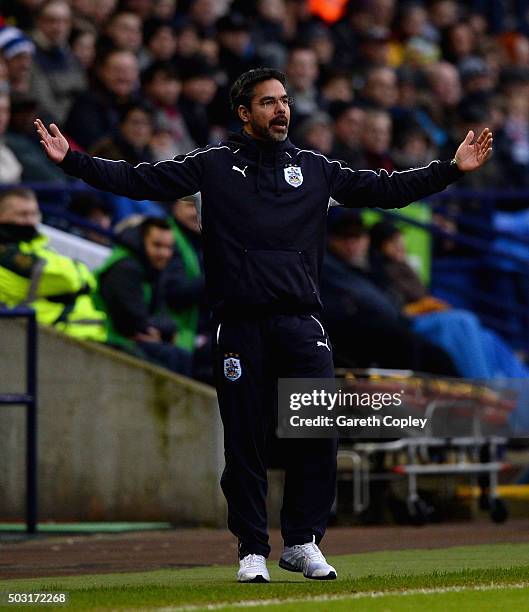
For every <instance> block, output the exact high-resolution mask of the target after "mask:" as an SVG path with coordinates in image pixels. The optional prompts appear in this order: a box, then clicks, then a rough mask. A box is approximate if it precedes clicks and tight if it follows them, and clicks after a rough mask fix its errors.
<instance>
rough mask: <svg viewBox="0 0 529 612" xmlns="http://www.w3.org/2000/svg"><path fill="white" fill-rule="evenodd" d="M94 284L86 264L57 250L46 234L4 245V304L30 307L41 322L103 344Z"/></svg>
mask: <svg viewBox="0 0 529 612" xmlns="http://www.w3.org/2000/svg"><path fill="white" fill-rule="evenodd" d="M95 284H96V281H95V278H94V276H93V274H92V273H91V272H90V270H89V269H88V268H87V267H86V266H85V265H84V264H82V263H80V262H77V261H74V260H73V259H70V258H69V257H65V256H64V255H59V254H58V253H55V252H54V251H53V250H51V249H50V248H49V247H48V239H47V238H46V236H42V235H38V236H37V237H36V238H34V239H33V240H31V241H28V242H3V243H0V305H1V304H4V305H6V306H8V307H10V308H13V307H15V306H22V305H24V306H31V307H32V308H34V309H35V312H36V316H37V321H38V322H39V323H41V324H43V325H51V326H53V327H55V328H56V329H58V330H60V331H62V332H64V333H66V334H68V335H70V336H74V337H76V338H81V339H84V340H95V341H98V342H104V341H105V340H106V335H107V334H106V331H105V314H104V313H103V312H101V311H100V310H97V308H96V307H95V305H94V302H93V300H92V293H93V291H94V289H95Z"/></svg>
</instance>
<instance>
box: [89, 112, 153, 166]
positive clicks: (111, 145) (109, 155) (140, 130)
mask: <svg viewBox="0 0 529 612" xmlns="http://www.w3.org/2000/svg"><path fill="white" fill-rule="evenodd" d="M152 133H153V110H152V108H151V107H150V106H148V105H147V104H145V103H144V102H130V103H129V104H125V105H123V106H121V107H120V108H119V125H118V130H117V133H114V134H113V135H112V136H106V137H105V138H103V139H102V140H100V141H98V142H96V143H95V144H94V146H93V147H91V149H90V153H91V154H92V155H97V156H98V157H104V158H106V159H115V160H119V159H124V160H125V161H126V162H128V163H129V164H132V165H133V166H136V165H137V164H140V163H141V162H152V161H153V154H152V151H151V148H150V146H149V145H150V141H151V138H152Z"/></svg>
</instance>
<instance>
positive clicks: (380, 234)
mask: <svg viewBox="0 0 529 612" xmlns="http://www.w3.org/2000/svg"><path fill="white" fill-rule="evenodd" d="M400 233H401V231H400V229H399V228H398V227H397V226H396V225H394V224H393V223H391V221H379V222H378V223H375V225H373V227H372V228H371V231H370V235H371V250H373V251H376V250H380V249H381V248H382V247H383V246H384V244H385V243H386V242H387V241H388V240H391V239H392V238H393V237H394V236H396V235H397V234H400Z"/></svg>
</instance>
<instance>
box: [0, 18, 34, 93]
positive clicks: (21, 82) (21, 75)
mask: <svg viewBox="0 0 529 612" xmlns="http://www.w3.org/2000/svg"><path fill="white" fill-rule="evenodd" d="M34 52H35V45H34V44H33V42H32V41H31V40H30V39H29V38H27V36H26V35H25V34H24V33H23V32H22V31H21V30H19V29H18V28H12V27H10V26H5V27H3V28H0V53H1V54H2V56H3V58H4V60H5V63H6V66H7V77H8V80H9V90H10V91H11V92H15V91H16V92H19V93H28V92H29V90H30V77H31V67H32V64H33V53H34Z"/></svg>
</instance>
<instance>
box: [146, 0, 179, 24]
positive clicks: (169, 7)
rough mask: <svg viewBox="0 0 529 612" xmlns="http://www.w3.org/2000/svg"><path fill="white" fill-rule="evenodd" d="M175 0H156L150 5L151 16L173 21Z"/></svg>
mask: <svg viewBox="0 0 529 612" xmlns="http://www.w3.org/2000/svg"><path fill="white" fill-rule="evenodd" d="M176 5H177V1H176V0H158V2H156V3H155V4H154V6H153V7H152V17H153V18H154V19H161V20H162V21H169V22H173V21H174V20H175V17H176Z"/></svg>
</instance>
